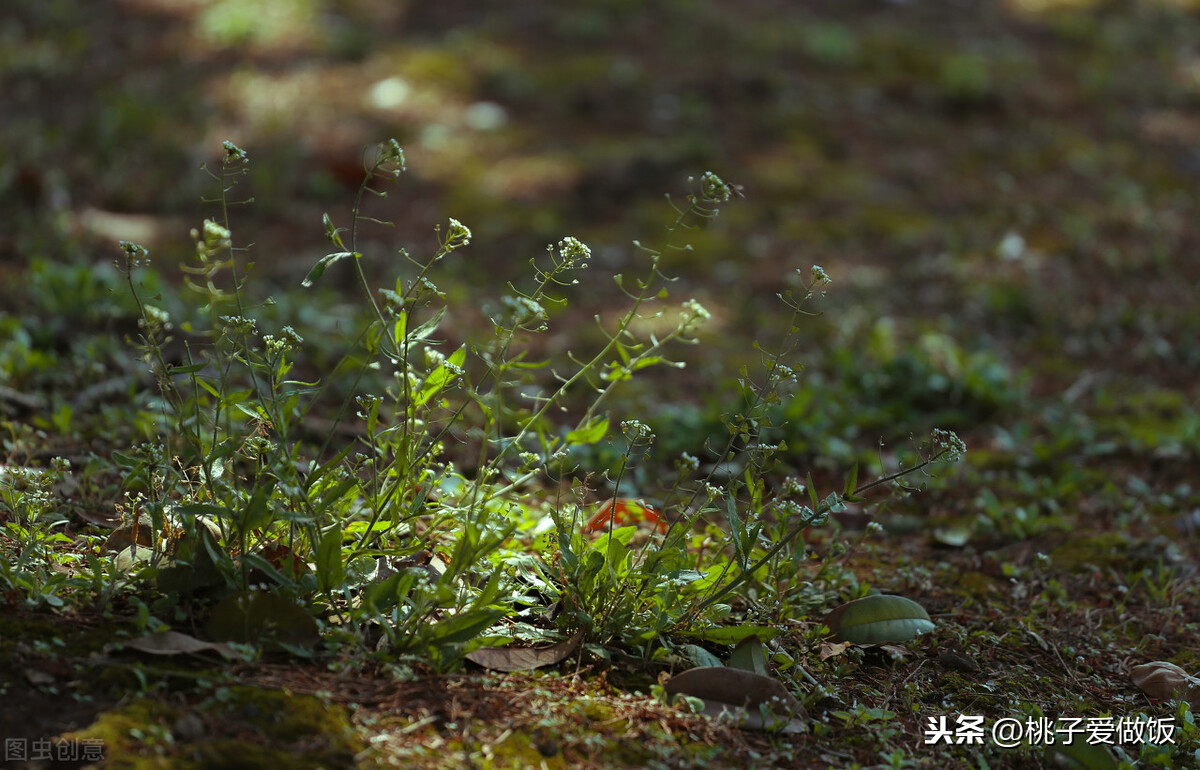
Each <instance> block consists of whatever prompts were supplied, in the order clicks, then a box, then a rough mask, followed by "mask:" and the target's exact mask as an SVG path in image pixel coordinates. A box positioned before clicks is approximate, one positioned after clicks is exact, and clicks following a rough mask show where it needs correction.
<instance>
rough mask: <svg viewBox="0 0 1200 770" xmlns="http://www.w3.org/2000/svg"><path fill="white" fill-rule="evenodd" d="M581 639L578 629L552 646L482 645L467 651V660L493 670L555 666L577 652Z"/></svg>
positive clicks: (581, 635) (519, 669) (581, 634)
mask: <svg viewBox="0 0 1200 770" xmlns="http://www.w3.org/2000/svg"><path fill="white" fill-rule="evenodd" d="M581 641H583V632H582V631H576V632H575V633H574V634H571V636H569V637H567V638H566V639H564V640H563V641H561V642H559V643H558V644H555V645H552V646H550V647H539V648H532V647H481V648H479V649H478V650H475V651H474V652H469V653H467V660H469V661H471V662H472V663H474V664H475V665H477V666H483V667H484V668H490V669H492V670H493V671H530V670H532V669H535V668H541V667H542V666H553V665H554V664H555V663H558V662H559V661H561V660H563V659H564V658H566V657H567V656H568V655H570V654H571V653H572V652H575V650H576V649H578V647H579V643H580V642H581Z"/></svg>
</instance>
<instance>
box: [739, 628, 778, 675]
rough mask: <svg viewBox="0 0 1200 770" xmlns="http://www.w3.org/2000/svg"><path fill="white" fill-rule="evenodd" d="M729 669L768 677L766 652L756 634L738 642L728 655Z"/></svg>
mask: <svg viewBox="0 0 1200 770" xmlns="http://www.w3.org/2000/svg"><path fill="white" fill-rule="evenodd" d="M729 667H730V668H740V669H742V670H743V671H753V672H754V673H756V674H758V675H759V676H768V675H769V674H770V673H771V672H770V669H768V667H767V651H766V649H765V648H764V647H763V643H762V640H761V639H759V638H758V634H755V635H754V636H747V637H746V638H745V639H743V640H742V641H740V642H738V644H737V646H736V647H734V648H733V652H732V653H730V655H729Z"/></svg>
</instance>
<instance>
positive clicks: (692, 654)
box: [679, 644, 721, 667]
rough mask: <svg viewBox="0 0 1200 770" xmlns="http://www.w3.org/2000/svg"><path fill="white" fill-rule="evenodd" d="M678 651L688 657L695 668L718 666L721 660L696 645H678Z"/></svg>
mask: <svg viewBox="0 0 1200 770" xmlns="http://www.w3.org/2000/svg"><path fill="white" fill-rule="evenodd" d="M679 649H680V650H681V651H682V652H683V653H684V654H685V655H687V656H688V658H689V659H690V660H691V661H692V663H693V665H696V666H714V667H715V666H720V665H721V660H720V659H719V658H718V657H717V656H716V655H713V654H712V653H711V652H709V651H708V650H706V649H704V648H703V647H701V646H700V645H698V644H684V645H680V647H679Z"/></svg>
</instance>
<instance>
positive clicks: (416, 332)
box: [408, 307, 466, 365]
mask: <svg viewBox="0 0 1200 770" xmlns="http://www.w3.org/2000/svg"><path fill="white" fill-rule="evenodd" d="M444 315H446V308H444V307H443V308H439V309H438V311H437V312H436V313H434V314H433V317H432V318H430V319H429V320H428V321H426V322H425V323H423V324H421V325H420V326H418V327H417V328H415V329H413V330H412V333H411V334H409V335H408V341H409V342H419V341H423V340H427V339H429V336H430V335H431V334H433V333H434V332H435V331H437V328H438V325H439V324H441V322H442V316H444ZM460 350H463V355H464V357H465V355H466V350H465V349H462V348H460ZM450 358H451V360H453V358H454V356H451V357H450ZM464 360H465V359H464ZM457 363H458V364H460V365H461V364H462V361H458V362H457Z"/></svg>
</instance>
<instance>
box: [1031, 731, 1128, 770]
mask: <svg viewBox="0 0 1200 770" xmlns="http://www.w3.org/2000/svg"><path fill="white" fill-rule="evenodd" d="M1047 748H1048V753H1050V754H1058V755H1059V758H1060V759H1061V760H1062V761H1063V762H1065V763H1066V764H1065V766H1066V767H1068V768H1070V770H1117V767H1118V765H1117V760H1115V759H1113V755H1112V754H1111V753H1110V752H1109V750H1108V749H1106V748H1104V746H1103V744H1099V743H1088V742H1087V741H1086V740H1085V739H1084V738H1083V737H1082V736H1079V737H1078V738H1076V740H1075V741H1073V742H1072V743H1066V744H1055V745H1054V746H1051V747H1047Z"/></svg>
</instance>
